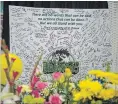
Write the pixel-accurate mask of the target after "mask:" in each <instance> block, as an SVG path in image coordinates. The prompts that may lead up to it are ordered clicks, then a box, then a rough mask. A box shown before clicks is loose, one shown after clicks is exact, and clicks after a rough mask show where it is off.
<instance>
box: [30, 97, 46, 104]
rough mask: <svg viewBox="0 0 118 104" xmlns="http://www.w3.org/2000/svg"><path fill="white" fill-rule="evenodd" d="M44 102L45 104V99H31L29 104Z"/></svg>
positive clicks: (42, 103)
mask: <svg viewBox="0 0 118 104" xmlns="http://www.w3.org/2000/svg"><path fill="white" fill-rule="evenodd" d="M44 102H45V99H44V98H42V97H39V98H33V99H32V100H31V102H30V103H31V104H44Z"/></svg>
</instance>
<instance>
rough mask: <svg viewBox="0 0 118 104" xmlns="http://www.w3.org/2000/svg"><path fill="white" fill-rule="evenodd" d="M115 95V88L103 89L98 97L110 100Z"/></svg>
mask: <svg viewBox="0 0 118 104" xmlns="http://www.w3.org/2000/svg"><path fill="white" fill-rule="evenodd" d="M113 97H115V90H114V89H111V88H109V89H102V90H101V91H100V93H99V96H98V98H102V99H104V100H109V99H111V98H113Z"/></svg>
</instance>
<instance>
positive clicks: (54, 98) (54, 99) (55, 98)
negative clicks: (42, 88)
mask: <svg viewBox="0 0 118 104" xmlns="http://www.w3.org/2000/svg"><path fill="white" fill-rule="evenodd" d="M49 102H50V103H51V104H62V101H61V99H60V96H59V94H54V95H51V96H50V97H49Z"/></svg>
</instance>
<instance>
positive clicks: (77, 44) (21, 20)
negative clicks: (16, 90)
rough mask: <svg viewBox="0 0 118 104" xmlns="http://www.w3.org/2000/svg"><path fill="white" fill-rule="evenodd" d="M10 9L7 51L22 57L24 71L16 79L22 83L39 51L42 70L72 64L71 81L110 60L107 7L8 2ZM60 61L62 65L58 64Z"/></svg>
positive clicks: (29, 73)
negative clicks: (77, 7) (29, 5)
mask: <svg viewBox="0 0 118 104" xmlns="http://www.w3.org/2000/svg"><path fill="white" fill-rule="evenodd" d="M9 11H10V12H9V20H10V21H9V22H10V51H11V52H12V53H15V54H17V55H18V56H20V57H21V59H22V60H23V63H24V71H23V73H22V75H21V77H20V79H19V80H20V81H22V82H24V84H25V83H26V84H27V83H28V82H29V79H30V76H31V73H32V69H33V66H34V64H35V62H36V60H37V59H38V56H39V55H40V54H41V52H43V58H42V60H41V62H40V63H39V66H38V67H39V69H40V70H41V71H42V72H43V71H44V72H45V73H47V72H49V73H52V71H53V72H54V71H57V70H61V71H62V72H63V68H65V67H66V66H69V67H71V66H72V67H71V68H72V70H73V73H74V75H73V78H72V80H73V81H77V80H78V79H79V78H83V77H85V75H86V74H87V71H88V70H90V69H103V70H104V69H105V67H104V66H103V65H104V64H105V63H106V62H112V54H111V48H112V47H111V30H110V18H109V11H108V9H55V8H54V9H53V8H30V7H20V6H10V7H9ZM48 62H49V63H48ZM54 63H56V65H55V64H54ZM60 63H63V67H59V65H60ZM75 63H77V64H76V65H75ZM48 65H50V70H48V69H47V68H48ZM65 65H66V66H65ZM44 68H45V69H44ZM51 68H53V70H51ZM43 69H44V70H43ZM26 75H27V77H26ZM50 76H51V74H46V75H45V76H44V79H49V80H50V79H51V77H50Z"/></svg>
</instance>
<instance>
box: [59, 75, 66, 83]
mask: <svg viewBox="0 0 118 104" xmlns="http://www.w3.org/2000/svg"><path fill="white" fill-rule="evenodd" d="M58 81H59V83H63V82H64V81H65V77H64V75H63V74H62V75H61V76H60V78H59V80H58Z"/></svg>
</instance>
